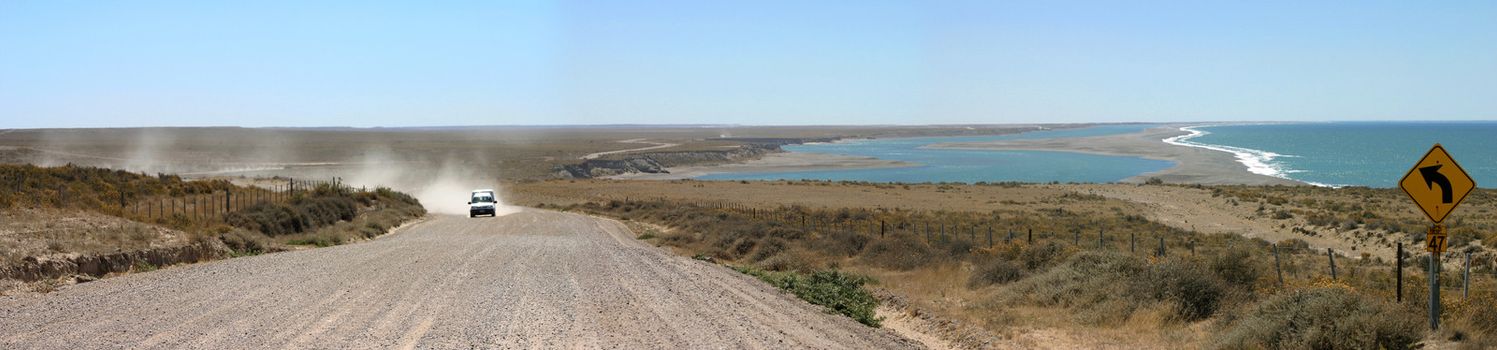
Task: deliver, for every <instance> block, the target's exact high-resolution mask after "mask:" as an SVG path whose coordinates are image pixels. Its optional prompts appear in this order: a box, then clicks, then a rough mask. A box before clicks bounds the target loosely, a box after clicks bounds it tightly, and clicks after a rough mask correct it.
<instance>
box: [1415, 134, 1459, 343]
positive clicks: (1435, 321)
mask: <svg viewBox="0 0 1497 350" xmlns="http://www.w3.org/2000/svg"><path fill="white" fill-rule="evenodd" d="M1398 187H1399V188H1402V189H1403V192H1404V193H1406V194H1408V195H1409V199H1412V200H1414V205H1416V206H1418V207H1419V210H1420V211H1423V212H1424V215H1425V216H1426V217H1428V218H1429V220H1430V221H1432V222H1434V224H1433V225H1431V226H1430V228H1429V232H1428V233H1427V234H1426V235H1425V236H1424V243H1425V250H1426V251H1428V252H1429V328H1430V329H1439V328H1440V254H1441V253H1444V252H1445V248H1446V247H1445V244H1446V241H1447V238H1448V237H1449V236H1447V235H1446V232H1445V225H1444V224H1443V222H1444V221H1445V217H1446V216H1448V215H1450V211H1452V210H1455V207H1456V206H1457V205H1460V204H1461V200H1464V199H1466V195H1467V194H1469V193H1471V190H1472V189H1474V188H1476V181H1475V180H1472V179H1471V175H1469V174H1466V170H1465V169H1462V168H1461V165H1460V164H1457V163H1456V162H1455V159H1454V158H1451V157H1450V154H1449V153H1446V152H1445V147H1443V146H1440V144H1438V143H1437V144H1435V146H1434V147H1432V148H1430V150H1429V152H1426V153H1425V154H1424V157H1423V158H1420V159H1419V162H1417V163H1414V167H1413V168H1411V169H1409V172H1408V174H1405V175H1404V176H1403V180H1400V181H1399V182H1398Z"/></svg>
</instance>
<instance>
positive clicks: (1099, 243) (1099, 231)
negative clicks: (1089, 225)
mask: <svg viewBox="0 0 1497 350" xmlns="http://www.w3.org/2000/svg"><path fill="white" fill-rule="evenodd" d="M1106 238H1107V236H1104V235H1103V234H1102V228H1101V227H1098V228H1097V249H1102V248H1103V244H1104V243H1106V242H1105V240H1106Z"/></svg>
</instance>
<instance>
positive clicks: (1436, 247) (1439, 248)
mask: <svg viewBox="0 0 1497 350" xmlns="http://www.w3.org/2000/svg"><path fill="white" fill-rule="evenodd" d="M1428 238H1429V246H1428V247H1426V249H1428V250H1429V251H1430V252H1433V253H1443V252H1445V236H1429V237H1428Z"/></svg>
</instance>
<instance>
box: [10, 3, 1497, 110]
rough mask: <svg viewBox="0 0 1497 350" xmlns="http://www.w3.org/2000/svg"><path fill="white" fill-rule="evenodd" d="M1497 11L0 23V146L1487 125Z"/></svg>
mask: <svg viewBox="0 0 1497 350" xmlns="http://www.w3.org/2000/svg"><path fill="white" fill-rule="evenodd" d="M1491 18H1497V3H1492V2H1481V1H1469V2H1455V3H1438V4H1430V3H1364V2H1316V3H1303V2H1294V1H1274V2H1253V3H1199V2H1187V1H1148V2H1125V3H1114V2H1100V1H1099V2H1088V1H1080V2H1066V3H1055V2H1027V1H1015V2H1008V1H1005V2H944V3H925V2H913V1H909V2H906V1H879V2H814V3H806V2H795V1H752V2H736V1H735V2H710V3H700V2H688V1H660V2H651V3H632V2H629V3H605V2H574V1H515V2H505V3H503V4H485V3H467V2H455V3H442V4H391V3H365V2H325V3H323V2H319V3H304V2H254V3H240V4H225V3H199V2H188V1H147V2H128V3H86V2H84V3H59V2H47V1H36V2H31V1H12V2H5V3H3V4H0V52H4V53H5V54H3V55H0V128H76V127H158V126H186V127H192V126H244V127H339V126H349V127H376V126H384V127H429V126H467V125H618V124H645V125H655V124H668V125H681V124H709V125H723V124H729V125H787V126H788V125H969V124H1027V123H1090V122H1126V121H1140V120H1146V121H1150V122H1190V121H1203V122H1211V121H1244V120H1246V121H1306V120H1318V121H1346V120H1357V121H1377V120H1409V121H1418V120H1492V119H1497V105H1494V104H1492V103H1490V101H1494V100H1497V85H1494V84H1497V21H1492V20H1491Z"/></svg>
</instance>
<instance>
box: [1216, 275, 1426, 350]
mask: <svg viewBox="0 0 1497 350" xmlns="http://www.w3.org/2000/svg"><path fill="white" fill-rule="evenodd" d="M1222 322H1223V323H1224V324H1225V326H1224V327H1222V330H1221V331H1220V332H1219V333H1218V334H1217V337H1216V339H1217V342H1216V344H1214V345H1215V347H1217V348H1226V349H1241V348H1268V349H1408V348H1410V347H1411V346H1412V345H1413V344H1414V343H1415V342H1416V341H1418V340H1419V339H1420V338H1421V337H1422V336H1423V334H1422V329H1424V328H1423V326H1422V325H1421V324H1420V322H1419V320H1418V319H1417V318H1416V317H1414V316H1413V315H1412V314H1411V313H1409V312H1405V311H1403V310H1400V309H1399V308H1398V307H1396V306H1394V305H1391V304H1388V303H1386V302H1384V301H1382V300H1378V299H1374V298H1368V297H1365V296H1362V295H1358V294H1357V293H1355V292H1353V291H1351V290H1349V289H1346V288H1336V287H1328V288H1309V289H1297V290H1289V291H1285V292H1281V293H1278V294H1276V295H1273V296H1272V297H1270V298H1268V299H1267V300H1264V301H1263V302H1260V303H1258V304H1257V305H1254V306H1252V307H1251V308H1248V309H1247V310H1246V311H1245V312H1244V314H1243V315H1241V316H1235V317H1234V316H1229V317H1225V318H1224V319H1223V321H1222Z"/></svg>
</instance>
